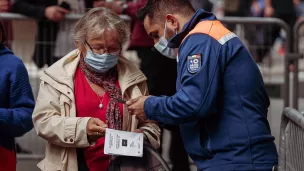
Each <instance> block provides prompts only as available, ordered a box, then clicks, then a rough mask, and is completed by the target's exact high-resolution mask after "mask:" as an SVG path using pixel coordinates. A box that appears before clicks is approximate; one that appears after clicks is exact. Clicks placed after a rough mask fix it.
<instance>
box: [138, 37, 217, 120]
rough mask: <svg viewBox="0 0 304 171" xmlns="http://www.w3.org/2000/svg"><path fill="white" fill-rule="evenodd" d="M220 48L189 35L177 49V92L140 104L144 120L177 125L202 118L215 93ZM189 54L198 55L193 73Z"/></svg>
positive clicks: (215, 42)
mask: <svg viewBox="0 0 304 171" xmlns="http://www.w3.org/2000/svg"><path fill="white" fill-rule="evenodd" d="M220 49H221V45H220V44H219V43H218V42H217V41H216V40H215V39H213V38H211V37H210V36H208V35H204V34H194V35H191V36H189V37H188V38H187V39H186V40H185V41H184V43H183V44H182V46H181V47H180V49H179V64H178V79H179V80H177V82H180V85H177V93H176V94H175V95H174V96H171V97H167V96H163V97H154V96H152V97H149V98H148V99H147V100H146V102H145V104H144V110H145V113H146V115H147V117H148V119H151V120H156V121H159V122H162V123H164V124H174V125H177V124H182V123H186V122H189V121H193V120H196V119H201V118H204V117H206V116H207V115H208V113H209V112H210V110H211V108H212V106H213V105H215V103H216V97H217V94H218V89H219V82H220V75H221V74H220V69H219V61H218V60H219V55H220V54H219V53H220V51H221V50H220ZM193 55H201V66H200V67H199V70H198V71H194V72H193V69H191V68H190V67H189V65H190V63H189V62H190V61H189V59H188V57H191V56H193Z"/></svg>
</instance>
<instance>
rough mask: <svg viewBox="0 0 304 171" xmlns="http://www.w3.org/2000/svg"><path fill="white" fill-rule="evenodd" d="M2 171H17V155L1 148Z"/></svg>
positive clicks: (0, 164)
mask: <svg viewBox="0 0 304 171" xmlns="http://www.w3.org/2000/svg"><path fill="white" fill-rule="evenodd" d="M0 171H16V154H15V152H14V151H10V150H8V149H6V148H3V147H1V146H0Z"/></svg>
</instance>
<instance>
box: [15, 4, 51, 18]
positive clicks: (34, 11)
mask: <svg viewBox="0 0 304 171" xmlns="http://www.w3.org/2000/svg"><path fill="white" fill-rule="evenodd" d="M46 7H47V5H42V4H39V3H37V2H36V0H16V1H15V3H14V4H13V5H12V7H11V9H10V12H13V13H19V14H22V15H26V16H28V17H31V18H34V19H43V18H45V15H44V14H45V9H46Z"/></svg>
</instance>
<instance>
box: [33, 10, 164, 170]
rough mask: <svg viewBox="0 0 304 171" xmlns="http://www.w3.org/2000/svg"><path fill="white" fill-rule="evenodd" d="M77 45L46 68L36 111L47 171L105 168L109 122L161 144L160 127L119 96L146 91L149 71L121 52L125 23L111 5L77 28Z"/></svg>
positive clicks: (125, 36) (84, 19)
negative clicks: (134, 113)
mask: <svg viewBox="0 0 304 171" xmlns="http://www.w3.org/2000/svg"><path fill="white" fill-rule="evenodd" d="M73 34H74V40H75V42H76V45H77V47H78V49H77V50H74V51H72V52H70V53H69V54H68V55H66V56H65V57H63V58H62V59H61V60H59V61H58V62H57V63H55V64H54V65H52V66H51V67H50V68H48V69H47V70H46V71H45V74H44V75H43V76H42V77H41V80H42V82H41V85H40V91H39V94H38V99H37V103H36V107H35V109H34V113H33V121H34V126H35V129H36V131H37V133H38V135H39V136H41V137H42V138H44V139H45V140H47V141H48V143H47V147H46V153H45V155H46V156H45V159H44V160H43V161H42V162H40V163H39V164H38V167H39V168H40V169H41V170H48V171H55V170H56V171H57V170H61V171H77V170H78V171H83V170H90V171H102V170H107V168H108V166H109V163H110V161H111V157H110V156H108V155H106V154H104V152H103V151H104V135H105V128H111V129H116V130H124V131H135V132H143V133H144V135H145V138H146V140H147V141H148V142H150V143H151V145H152V146H154V147H155V148H158V147H159V137H160V130H159V127H158V126H157V125H156V124H155V123H153V122H150V121H149V122H148V121H138V120H137V119H136V118H135V117H134V116H132V115H130V114H129V113H128V111H127V110H126V108H125V106H124V105H123V104H122V103H121V99H123V100H129V99H131V98H134V97H137V96H140V95H143V94H144V95H146V94H147V93H148V92H147V86H146V77H145V76H144V75H143V73H142V72H140V71H139V70H138V69H137V68H136V67H135V66H134V65H132V64H131V63H130V62H129V61H128V60H127V59H125V58H124V57H122V56H121V50H122V45H123V44H124V43H125V42H126V41H127V40H128V38H129V32H128V28H127V25H126V24H125V22H124V21H122V20H121V19H120V18H119V16H117V15H116V14H115V13H113V12H112V11H110V10H108V9H106V8H94V9H91V10H90V11H88V12H87V13H86V14H85V15H84V16H83V17H82V18H81V19H80V20H79V21H78V22H77V23H76V26H75V30H74V33H73Z"/></svg>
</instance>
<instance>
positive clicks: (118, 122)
mask: <svg viewBox="0 0 304 171" xmlns="http://www.w3.org/2000/svg"><path fill="white" fill-rule="evenodd" d="M80 68H81V71H82V73H83V74H84V75H85V76H86V77H87V79H88V80H90V81H91V82H92V83H94V84H96V85H98V86H101V87H103V88H104V89H105V91H106V92H107V93H108V94H109V96H110V98H111V99H110V102H109V104H108V107H107V111H106V124H107V125H108V128H110V129H116V130H122V118H121V113H120V110H119V105H118V101H117V100H115V98H116V99H122V93H121V90H120V89H119V88H117V87H116V86H115V83H116V82H117V80H118V72H117V68H116V67H113V68H112V69H110V70H109V71H108V72H107V73H105V74H100V73H97V72H95V71H93V70H91V69H90V68H89V67H88V66H87V64H86V63H85V62H84V58H83V57H82V58H81V59H80Z"/></svg>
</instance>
